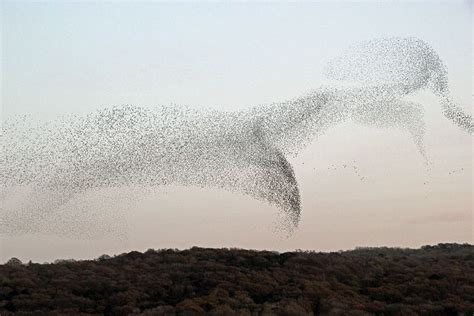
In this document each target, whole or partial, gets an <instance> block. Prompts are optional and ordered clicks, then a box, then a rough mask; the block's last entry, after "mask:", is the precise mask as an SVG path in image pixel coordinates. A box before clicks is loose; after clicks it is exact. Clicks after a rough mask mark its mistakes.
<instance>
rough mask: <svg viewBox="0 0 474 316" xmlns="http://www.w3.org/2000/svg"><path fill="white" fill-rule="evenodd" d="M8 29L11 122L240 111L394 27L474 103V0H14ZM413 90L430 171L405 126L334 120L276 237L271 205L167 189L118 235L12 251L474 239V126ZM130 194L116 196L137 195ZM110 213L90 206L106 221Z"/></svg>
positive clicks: (4, 252) (133, 214) (4, 49)
mask: <svg viewBox="0 0 474 316" xmlns="http://www.w3.org/2000/svg"><path fill="white" fill-rule="evenodd" d="M1 28H2V29H1V42H0V44H1V104H2V108H1V119H2V121H4V120H8V119H9V118H11V117H14V116H15V115H21V114H34V115H36V116H38V117H41V118H44V119H51V118H54V117H56V116H59V115H66V114H71V113H73V114H87V113H90V112H92V111H94V110H97V109H99V108H104V107H110V106H113V105H124V104H133V105H138V106H144V107H146V106H153V105H158V104H181V105H188V106H190V107H192V108H197V109H200V108H204V107H206V108H209V107H210V108H216V109H222V110H228V111H232V110H237V109H246V108H249V107H251V106H255V105H259V104H269V103H272V102H278V101H284V100H287V99H291V98H293V97H296V96H299V95H303V94H304V93H307V92H308V91H311V90H313V89H315V88H317V87H319V86H321V85H324V84H329V83H328V82H327V79H325V77H324V76H323V71H322V70H323V67H324V65H325V64H326V63H327V62H328V61H329V60H330V59H331V58H333V57H335V56H337V54H339V53H341V51H342V50H344V49H345V48H346V47H347V46H348V45H351V44H353V43H354V42H357V41H361V40H369V39H373V38H381V37H393V36H402V37H408V36H410V37H417V38H420V39H422V40H424V41H426V42H427V43H429V45H431V46H432V47H433V48H434V50H435V51H436V52H437V53H438V54H439V56H440V57H441V59H442V60H443V62H444V64H445V65H446V67H447V70H448V76H449V80H450V81H449V87H450V89H451V93H452V95H453V98H454V99H455V100H456V102H457V103H459V104H460V105H461V107H462V108H463V109H464V110H465V111H466V112H472V5H471V4H470V2H469V1H446V2H431V1H423V2H381V3H379V2H344V1H340V2H332V3H331V2H300V3H295V2H260V3H253V2H245V3H231V2H222V3H208V2H202V3H199V2H198V3H174V4H173V3H166V2H139V3H135V2H134V3H132V2H130V3H127V2H100V3H99V2H79V3H68V2H26V1H25V2H8V1H3V2H2V4H1ZM410 98H411V99H412V100H414V101H417V102H420V103H422V104H423V105H424V107H425V114H426V147H427V152H428V155H429V156H430V159H431V161H432V166H431V167H430V168H429V169H427V168H426V166H425V165H424V163H423V159H422V157H421V156H420V154H419V153H418V152H417V150H416V147H415V145H414V144H413V141H412V140H411V138H410V137H409V135H407V133H406V132H404V131H402V130H396V129H377V128H371V127H367V126H361V125H357V124H356V123H354V122H350V121H348V122H345V123H343V124H340V125H338V126H336V127H334V128H333V129H330V130H328V131H327V132H326V133H325V134H324V135H322V136H321V137H319V138H318V139H315V140H314V141H313V142H312V143H311V144H310V145H309V146H308V147H307V148H305V149H304V150H303V151H302V152H301V153H300V154H299V155H298V156H297V157H296V158H291V159H290V162H291V163H292V164H293V166H294V169H295V174H296V178H297V179H298V182H299V185H300V190H301V198H302V203H303V204H302V218H301V223H300V227H299V229H298V231H297V232H296V233H295V235H294V236H292V237H290V238H284V237H282V236H281V235H279V234H277V233H275V232H274V228H273V227H274V223H275V221H276V220H277V217H278V211H277V210H276V208H275V207H272V206H271V205H267V204H266V203H264V202H259V201H255V200H253V199H251V198H249V197H246V196H243V195H239V194H232V193H229V192H225V191H219V190H213V189H203V188H199V189H198V188H185V187H174V186H173V187H171V186H170V187H163V188H160V189H159V191H158V192H155V193H151V194H149V195H148V196H147V197H146V198H144V199H141V200H139V201H137V203H135V204H134V205H133V206H132V207H130V209H128V210H124V211H123V213H122V215H123V217H124V218H125V219H126V225H125V227H124V232H125V233H124V236H122V237H120V238H118V237H117V236H116V235H113V234H111V235H107V234H106V235H99V236H95V237H93V238H90V239H87V238H82V239H76V238H69V237H65V236H58V235H54V234H46V233H45V234H41V233H38V234H26V235H20V236H9V235H2V234H1V232H0V262H1V261H5V260H7V259H8V258H11V257H13V256H15V257H18V258H20V259H22V260H26V261H27V260H33V261H38V262H42V261H52V260H54V259H57V258H94V257H98V256H99V255H101V254H104V253H108V254H118V253H121V252H125V251H131V250H146V249H148V248H180V249H181V248H187V247H191V246H194V245H196V246H202V247H240V248H253V249H273V250H278V251H286V250H294V249H313V250H321V251H331V250H339V249H350V248H354V247H356V246H399V247H418V246H421V245H424V244H436V243H439V242H469V243H472V242H473V235H472V227H473V218H472V209H473V204H472V196H473V185H472V176H473V173H472V160H473V159H472V158H473V157H472V156H473V150H472V148H473V147H472V136H470V135H468V134H467V133H465V132H463V131H462V130H459V129H458V128H457V127H456V126H454V125H453V124H451V122H449V121H447V120H446V119H445V118H444V117H443V115H442V113H441V110H440V106H439V102H438V101H437V99H436V97H435V96H433V95H432V93H430V92H428V91H423V92H420V93H418V94H416V95H414V96H411V97H410ZM344 165H346V166H348V167H346V168H344V167H343V166H344ZM361 178H363V179H362V180H361ZM119 191H120V192H111V196H120V195H126V194H130V190H129V189H128V188H123V189H121V190H119ZM114 194H115V195H114ZM84 198H86V199H91V205H94V201H93V199H94V197H93V196H91V197H84ZM112 198H114V197H112ZM114 211H117V212H119V210H101V209H96V210H93V212H96V213H97V220H98V221H100V220H105V221H107V216H104V213H105V212H114ZM104 218H106V219H104ZM111 225H115V223H111Z"/></svg>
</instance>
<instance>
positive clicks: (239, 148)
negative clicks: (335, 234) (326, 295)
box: [0, 38, 473, 235]
mask: <svg viewBox="0 0 474 316" xmlns="http://www.w3.org/2000/svg"><path fill="white" fill-rule="evenodd" d="M326 75H327V76H328V77H329V78H331V79H335V80H339V81H342V82H345V83H350V84H348V85H345V86H344V87H343V88H341V87H320V88H318V89H316V90H314V91H313V92H311V93H308V94H307V95H305V96H301V97H298V98H295V99H292V100H289V101H286V102H281V103H275V104H269V105H262V106H256V107H253V108H250V109H249V110H245V111H244V110H243V111H235V112H225V111H217V110H207V111H205V110H196V109H191V108H187V107H178V106H159V107H154V108H152V107H146V108H145V107H139V106H131V105H126V106H114V107H111V108H106V109H101V110H98V111H96V112H93V113H90V114H88V115H86V116H75V115H71V116H67V117H61V118H58V119H57V120H55V121H49V122H42V121H40V120H38V119H37V118H35V117H33V116H21V117H16V118H13V119H9V120H6V121H4V122H2V132H1V136H0V139H1V145H2V153H3V154H2V155H1V157H0V185H1V189H2V193H1V196H0V198H1V199H2V206H1V209H0V211H1V213H0V227H1V229H0V231H1V232H2V233H7V234H17V233H29V232H39V231H41V232H44V231H46V232H48V231H54V232H55V233H60V234H71V232H72V231H74V229H71V227H72V226H74V221H79V222H80V221H84V220H86V222H87V221H90V222H94V219H86V217H87V216H90V214H89V213H87V212H81V205H80V204H81V203H79V202H77V201H80V200H81V199H80V198H78V197H80V196H84V194H86V193H87V192H91V191H92V192H93V191H96V192H100V191H101V190H102V189H110V188H121V187H139V188H143V189H145V188H155V187H159V186H162V185H171V184H172V185H182V186H198V187H210V188H220V189H224V190H229V191H233V192H240V193H242V194H246V195H249V196H251V197H254V198H256V199H259V200H263V201H267V202H269V203H271V204H274V205H275V206H277V207H278V208H279V209H280V210H281V211H282V212H283V214H285V216H284V218H285V220H283V223H282V225H281V228H282V230H283V231H285V232H287V233H288V234H291V233H292V232H293V231H294V229H296V227H297V225H298V222H299V219H300V212H301V201H300V194H299V189H298V183H297V181H296V178H295V173H294V171H293V168H292V165H291V164H290V163H289V161H288V159H287V157H289V156H293V155H296V154H297V153H298V151H299V150H300V149H302V148H303V147H304V146H305V145H307V144H308V143H309V142H310V141H311V140H312V139H313V138H314V137H317V136H318V135H320V134H322V133H324V131H325V130H327V129H328V128H330V127H332V126H335V125H336V124H338V123H341V122H343V121H345V120H347V119H352V120H354V121H355V122H358V123H361V124H365V125H372V126H377V127H396V128H402V129H405V130H407V131H408V132H409V133H410V134H411V135H412V137H413V140H414V142H415V144H416V146H417V148H418V150H419V152H420V153H421V154H422V155H423V156H424V157H426V153H425V148H424V145H423V135H424V133H425V126H424V122H423V111H422V106H421V105H420V104H417V103H415V102H410V101H407V100H405V99H404V97H405V96H406V95H409V94H412V93H414V92H415V91H418V90H420V89H424V88H429V89H431V90H432V91H433V92H434V93H435V94H436V95H437V96H439V98H440V104H441V105H442V110H443V113H444V115H445V116H446V117H447V118H448V119H450V120H451V121H453V122H454V123H455V124H457V125H458V126H459V127H460V128H462V129H465V130H467V131H468V132H469V133H472V131H473V125H472V118H471V116H469V115H467V114H465V113H464V112H463V111H462V109H461V108H460V107H459V106H457V105H455V104H454V102H453V101H452V99H451V96H450V94H449V89H448V82H447V72H446V69H445V67H444V66H443V64H442V62H441V60H440V58H439V57H438V55H437V54H436V52H435V51H434V50H433V49H432V48H431V47H430V46H428V45H427V44H426V43H425V42H423V41H421V40H418V39H413V38H389V39H377V40H371V41H366V42H362V43H359V44H356V45H354V46H353V47H350V48H349V49H348V50H347V51H346V52H344V53H343V54H342V55H341V56H339V57H338V58H336V59H334V60H332V61H331V62H330V63H329V65H328V67H327V68H326ZM135 198H136V197H130V199H131V200H134V199H135ZM74 201H75V202H74ZM110 202H111V203H112V204H114V203H115V204H116V203H122V202H117V201H115V202H114V201H110ZM83 203H88V201H87V200H86V201H84V202H83ZM71 209H73V210H74V211H73V212H72V213H73V214H74V216H73V220H72V221H71V220H70V219H69V220H64V221H61V218H62V217H63V215H64V212H65V210H71ZM53 218H54V219H55V220H54V221H52V220H51V219H53ZM69 218H70V217H69ZM52 222H54V223H56V224H54V225H53V224H52ZM87 227H89V226H88V225H84V228H83V230H86V231H87V229H88V228H87ZM76 233H77V234H78V235H80V234H83V233H85V232H84V231H78V232H74V234H76Z"/></svg>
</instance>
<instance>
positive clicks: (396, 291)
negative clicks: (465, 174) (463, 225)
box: [0, 244, 474, 315]
mask: <svg viewBox="0 0 474 316" xmlns="http://www.w3.org/2000/svg"><path fill="white" fill-rule="evenodd" d="M473 312H474V246H473V245H469V244H463V245H459V244H439V245H437V246H424V247H422V248H421V249H398V248H357V249H355V250H351V251H340V252H332V253H317V252H303V251H296V252H287V253H277V252H270V251H252V250H242V249H207V248H197V247H194V248H191V249H188V250H182V251H178V250H173V249H164V250H153V249H150V250H148V251H146V252H145V253H140V252H137V251H132V252H130V253H126V254H122V255H118V256H114V257H109V256H107V255H104V256H101V257H99V258H98V259H96V260H86V261H74V260H62V261H57V262H56V263H53V264H37V263H31V262H30V263H28V264H23V263H21V261H19V260H18V259H15V258H12V259H11V260H9V261H8V262H7V263H6V264H4V265H0V315H10V314H18V315H29V314H31V315H89V314H100V315H102V314H105V315H130V314H132V315H136V314H144V315H174V314H180V315H201V314H210V315H308V314H323V315H419V314H422V315H472V314H473Z"/></svg>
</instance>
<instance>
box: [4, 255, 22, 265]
mask: <svg viewBox="0 0 474 316" xmlns="http://www.w3.org/2000/svg"><path fill="white" fill-rule="evenodd" d="M5 264H6V265H7V266H21V265H22V264H23V262H21V260H20V259H18V258H15V257H13V258H11V259H10V260H8V261H7V262H6V263H5Z"/></svg>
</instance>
